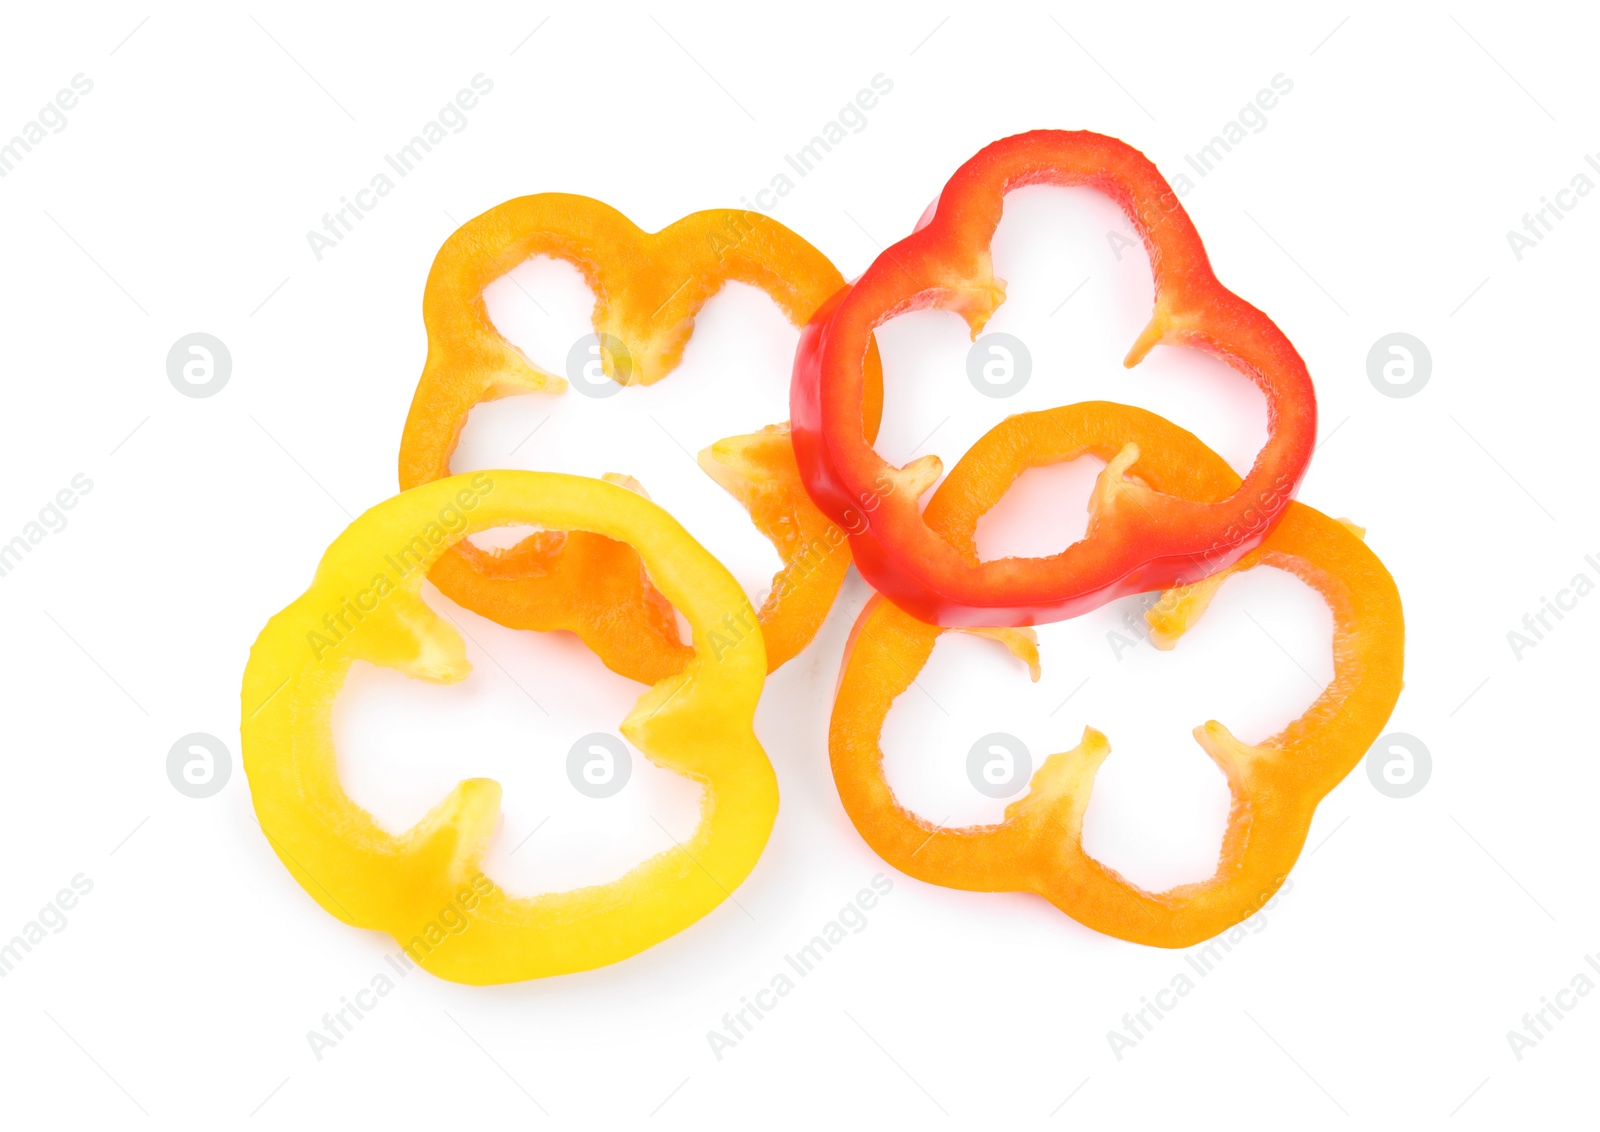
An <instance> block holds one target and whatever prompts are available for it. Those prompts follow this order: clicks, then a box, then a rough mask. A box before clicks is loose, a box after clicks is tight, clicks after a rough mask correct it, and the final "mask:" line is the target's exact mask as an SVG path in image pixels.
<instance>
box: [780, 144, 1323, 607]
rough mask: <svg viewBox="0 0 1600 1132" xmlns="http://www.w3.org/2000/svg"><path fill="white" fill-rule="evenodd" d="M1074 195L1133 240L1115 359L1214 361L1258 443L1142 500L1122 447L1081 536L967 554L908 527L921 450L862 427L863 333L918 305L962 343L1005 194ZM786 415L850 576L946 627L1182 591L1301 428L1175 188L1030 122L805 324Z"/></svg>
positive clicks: (1243, 531)
mask: <svg viewBox="0 0 1600 1132" xmlns="http://www.w3.org/2000/svg"><path fill="white" fill-rule="evenodd" d="M1035 184H1051V185H1089V186H1092V187H1094V188H1096V189H1099V190H1100V191H1101V192H1103V193H1105V194H1106V195H1108V196H1109V197H1111V198H1112V199H1113V200H1114V201H1116V202H1117V204H1118V205H1120V206H1121V208H1122V210H1123V212H1124V213H1126V215H1127V217H1128V219H1129V220H1130V221H1131V222H1132V223H1133V225H1134V227H1135V228H1136V229H1137V230H1138V231H1139V233H1140V234H1141V236H1142V237H1143V238H1144V243H1145V248H1146V250H1147V251H1148V253H1149V256H1150V264H1151V268H1152V271H1153V274H1154V276H1155V310H1154V313H1153V315H1152V317H1151V319H1150V322H1149V325H1148V326H1146V328H1145V330H1144V331H1143V333H1141V334H1140V335H1139V338H1138V341H1136V342H1135V343H1134V344H1133V349H1132V350H1130V351H1129V353H1128V356H1127V358H1126V359H1125V361H1124V364H1125V365H1127V366H1129V367H1132V366H1134V365H1137V364H1138V363H1139V361H1140V360H1142V359H1143V358H1144V356H1145V355H1146V354H1147V353H1149V351H1150V348H1151V347H1152V346H1155V345H1156V344H1158V343H1166V344H1170V345H1180V346H1188V347H1192V348H1195V349H1200V350H1204V351H1206V352H1208V353H1210V354H1213V355H1215V356H1217V357H1219V358H1221V359H1222V360H1224V361H1226V362H1227V363H1229V364H1230V365H1232V366H1233V367H1234V368H1235V369H1238V370H1240V371H1241V372H1243V373H1244V374H1245V375H1246V376H1248V377H1249V378H1251V380H1253V381H1254V382H1255V383H1256V384H1257V385H1258V386H1260V388H1261V391H1262V392H1263V393H1264V394H1265V395H1266V399H1267V423H1268V429H1269V432H1270V435H1269V437H1268V439H1267V443H1266V445H1265V447H1263V448H1262V449H1261V452H1260V453H1259V454H1258V455H1257V456H1256V460H1255V464H1254V466H1253V467H1252V468H1251V469H1250V472H1249V474H1248V475H1246V476H1245V477H1244V481H1243V483H1242V484H1241V485H1240V486H1239V489H1238V490H1237V491H1235V492H1234V493H1233V494H1232V495H1231V496H1229V497H1228V498H1227V499H1224V500H1221V501H1220V502H1202V501H1196V500H1190V499H1184V498H1181V497H1179V496H1176V495H1169V494H1167V493H1165V492H1160V491H1156V490H1154V489H1152V488H1150V487H1149V486H1147V485H1145V484H1143V483H1140V482H1138V481H1136V480H1131V479H1128V478H1126V477H1125V475H1124V472H1125V471H1126V469H1127V468H1128V467H1129V466H1130V465H1131V464H1132V463H1133V461H1134V460H1135V459H1136V458H1137V455H1138V452H1137V449H1136V448H1133V447H1132V446H1130V448H1131V449H1132V450H1131V451H1130V450H1129V449H1124V450H1123V451H1122V452H1121V453H1120V454H1119V455H1118V456H1117V458H1116V459H1114V460H1113V461H1112V462H1111V463H1110V464H1109V465H1107V467H1106V468H1105V470H1104V471H1103V472H1102V473H1101V476H1100V482H1099V484H1098V485H1097V487H1096V490H1095V496H1094V502H1093V503H1092V504H1091V507H1090V519H1089V527H1088V531H1087V533H1086V534H1085V535H1084V537H1083V538H1082V539H1081V540H1080V541H1078V542H1075V543H1073V544H1072V545H1071V546H1069V547H1067V548H1066V549H1065V550H1063V551H1062V552H1060V553H1058V554H1054V555H1051V556H1049V557H1045V558H1002V559H997V560H995V561H990V562H980V561H979V560H978V558H977V555H976V552H975V551H973V550H972V549H971V548H970V547H966V548H958V547H955V546H952V545H951V544H950V543H949V542H947V541H946V540H944V539H943V538H941V537H939V535H937V534H935V533H934V532H933V531H932V530H930V529H929V528H928V526H927V524H926V523H924V522H923V519H922V514H921V510H920V507H919V504H918V500H919V497H920V496H921V495H922V494H923V493H924V492H925V491H926V490H927V489H928V488H929V487H931V486H932V485H933V483H934V482H935V481H936V480H937V479H938V478H939V475H940V473H941V471H942V467H943V466H942V464H941V463H940V461H939V459H938V457H937V456H924V457H921V458H920V459H918V460H915V461H913V462H912V463H910V464H907V465H906V466H905V467H904V468H895V467H894V466H892V465H890V464H888V463H887V462H885V461H884V460H883V459H882V458H881V457H879V456H878V454H877V453H876V452H874V451H873V449H872V445H871V443H870V442H869V441H868V439H867V437H866V436H865V432H864V429H863V427H862V421H863V415H864V412H863V409H864V404H865V397H866V393H867V386H866V382H865V379H864V372H863V361H864V359H865V357H866V354H867V349H868V346H869V345H870V344H871V341H872V333H873V330H874V329H875V328H876V327H878V326H880V325H882V324H883V323H884V322H886V321H888V320H889V319H890V318H893V317H894V316H896V315H899V314H903V313H905V312H907V311H911V310H918V309H922V308H926V307H937V308H940V309H944V310H953V311H956V312H958V313H960V314H961V315H962V316H963V317H964V318H965V319H966V320H967V323H968V325H969V326H971V328H972V336H973V337H974V338H976V337H977V336H978V334H979V333H980V332H981V331H982V329H983V326H984V324H985V323H986V322H987V321H988V319H989V317H990V315H992V314H993V313H994V311H995V309H996V308H997V307H998V306H999V305H1000V303H1001V302H1002V301H1004V298H1005V284H1004V282H1003V281H1002V280H999V279H996V278H995V276H994V271H993V265H992V262H991V260H990V255H989V244H990V241H991V239H992V238H993V236H994V232H995V228H996V227H997V226H998V225H999V223H1000V214H1001V202H1002V199H1003V198H1004V196H1005V194H1006V193H1007V192H1009V191H1010V190H1012V189H1015V188H1020V187H1022V186H1024V185H1035ZM790 420H791V422H792V425H793V434H794V447H795V455H796V457H797V459H798V462H799V465H800V472H801V477H802V479H803V480H804V482H805V485H806V488H807V490H808V491H809V492H810V494H811V497H812V499H813V500H814V501H815V502H816V504H817V506H818V507H819V508H820V509H821V510H822V511H823V513H824V514H826V515H827V516H828V517H829V518H831V519H832V520H833V521H834V522H836V523H838V524H839V525H840V526H841V527H843V528H844V529H845V530H846V531H848V532H850V542H851V550H852V553H853V554H854V557H855V561H856V565H857V566H858V567H859V568H860V570H861V573H862V575H863V576H864V577H865V578H866V579H867V581H869V582H870V583H871V584H872V585H873V587H874V588H876V589H877V590H878V591H879V592H880V593H882V594H883V595H884V596H886V597H888V598H889V599H890V600H891V601H893V602H894V603H895V604H896V605H898V606H899V607H900V608H902V609H904V610H905V611H906V612H908V613H910V614H912V615H913V616H915V617H917V618H920V619H921V620H923V621H926V622H930V623H932V624H936V625H943V626H948V627H971V626H1020V625H1034V624H1041V623H1045V622H1050V621H1057V620H1061V619H1063V618H1066V617H1072V616H1075V615H1077V614H1079V613H1084V612H1086V611H1088V610H1090V609H1093V608H1095V607H1097V606H1100V605H1102V604H1104V603H1105V602H1108V601H1111V600H1113V599H1114V598H1118V597H1122V596H1125V595H1127V594H1133V593H1143V592H1145V591H1148V590H1155V589H1167V588H1170V587H1172V586H1178V585H1184V584H1187V583H1190V582H1194V581H1198V580H1200V579H1201V578H1204V577H1206V576H1208V575H1210V574H1212V573H1215V572H1216V571H1218V570H1221V569H1223V568H1225V567H1227V566H1229V565H1231V564H1232V563H1234V562H1236V561H1237V560H1238V559H1239V558H1241V557H1242V556H1243V555H1244V554H1246V553H1247V552H1248V551H1250V550H1251V549H1252V548H1254V547H1255V546H1257V545H1258V544H1259V543H1260V542H1261V541H1262V540H1263V539H1264V538H1266V536H1267V535H1268V534H1269V533H1270V532H1271V530H1272V528H1273V526H1274V524H1276V522H1277V521H1278V519H1279V517H1280V516H1281V515H1282V514H1283V510H1284V508H1285V507H1287V506H1288V504H1289V501H1290V500H1291V498H1292V497H1293V495H1294V492H1295V490H1296V489H1297V488H1298V487H1299V484H1300V480H1301V478H1302V477H1303V476H1304V474H1305V469H1306V464H1307V462H1308V461H1309V460H1310V458H1311V452H1312V448H1313V446H1314V443H1315V437H1316V429H1317V408H1316V396H1315V393H1314V392H1313V389H1312V385H1311V376H1310V374H1309V373H1307V371H1306V366H1305V362H1304V361H1302V360H1301V358H1300V355H1299V354H1298V353H1297V352H1296V351H1295V348H1294V346H1293V345H1291V344H1290V342H1289V340H1288V339H1287V338H1285V337H1284V335H1283V332H1282V331H1281V330H1279V329H1278V327H1277V326H1276V325H1274V323H1273V322H1272V320H1271V319H1269V318H1268V317H1267V316H1266V315H1265V314H1263V313H1261V311H1259V310H1257V309H1256V308H1255V307H1253V306H1251V305H1250V304H1249V303H1247V302H1245V301H1244V300H1243V299H1241V298H1239V296H1237V295H1235V294H1234V293H1233V292H1232V291H1230V290H1228V289H1227V288H1226V287H1224V286H1223V285H1222V284H1221V283H1220V282H1218V280H1217V277H1216V275H1215V274H1213V272H1212V270H1211V263H1210V261H1209V260H1208V259H1207V258H1206V252H1205V248H1204V246H1203V245H1202V244H1201V242H1200V236H1199V233H1198V232H1196V231H1195V228H1194V224H1193V223H1192V222H1191V221H1190V219H1189V215H1188V213H1186V212H1185V211H1184V210H1183V206H1182V205H1181V204H1180V203H1179V202H1178V196H1177V194H1176V193H1175V192H1174V191H1173V190H1172V187H1171V186H1170V185H1168V184H1167V181H1166V179H1165V178H1163V177H1162V176H1161V173H1160V172H1159V171H1158V170H1157V169H1156V167H1155V165H1153V164H1152V163H1151V162H1150V161H1149V159H1147V158H1146V157H1145V156H1144V155H1143V154H1141V153H1140V152H1139V151H1138V150H1136V149H1133V148H1132V147H1131V146H1129V145H1127V144H1125V143H1123V142H1120V141H1118V140H1116V139H1115V138H1109V137H1105V136H1103V135H1101V134H1094V133H1087V132H1081V131H1080V132H1067V131H1062V130H1036V131H1034V132H1032V133H1027V134H1019V135H1017V136H1015V137H1010V138H1004V139H1002V140H1000V141H997V142H995V143H994V144H992V145H990V146H988V147H987V148H985V149H983V150H981V151H980V152H979V153H978V154H977V155H976V156H974V157H973V158H972V159H971V160H969V161H968V162H967V163H966V164H965V165H963V166H962V167H961V168H960V169H958V170H957V171H956V174H955V176H954V177H952V178H951V179H950V182H949V184H947V185H946V186H945V188H944V191H943V192H942V193H940V195H939V199H938V201H937V202H936V204H935V207H934V212H933V216H932V219H931V220H929V221H928V223H927V224H926V226H924V227H922V228H920V229H919V230H918V231H916V232H914V233H912V234H911V235H910V236H907V237H906V238H905V239H903V240H901V241H900V242H899V243H897V244H894V245H893V246H891V247H889V248H888V249H886V250H885V251H884V252H883V254H882V255H880V256H879V257H878V258H877V259H876V260H875V261H873V263H872V266H870V267H869V268H867V270H866V272H865V273H863V274H862V276H861V278H860V279H858V280H857V281H856V282H855V283H854V284H852V285H851V286H849V287H847V288H845V289H843V290H841V291H840V292H839V293H838V294H837V295H835V296H834V297H833V298H832V299H831V300H829V302H828V303H827V304H826V305H825V306H823V307H822V309H820V310H819V311H818V312H817V314H816V315H815V316H814V317H813V318H812V320H811V322H810V323H809V324H808V325H807V327H806V329H805V331H804V332H803V334H802V336H801V339H800V346H799V349H798V351H797V353H796V355H795V366H794V380H793V383H792V385H791V387H790Z"/></svg>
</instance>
